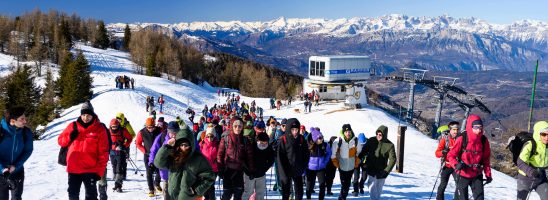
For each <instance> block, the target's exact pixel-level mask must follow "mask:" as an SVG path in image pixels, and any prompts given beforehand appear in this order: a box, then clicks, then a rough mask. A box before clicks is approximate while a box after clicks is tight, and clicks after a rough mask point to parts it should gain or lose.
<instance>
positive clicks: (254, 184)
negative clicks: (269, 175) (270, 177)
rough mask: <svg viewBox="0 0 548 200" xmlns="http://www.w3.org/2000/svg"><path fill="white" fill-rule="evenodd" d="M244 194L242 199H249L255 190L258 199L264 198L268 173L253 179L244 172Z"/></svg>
mask: <svg viewBox="0 0 548 200" xmlns="http://www.w3.org/2000/svg"><path fill="white" fill-rule="evenodd" d="M244 185H245V186H244V195H243V196H242V199H249V197H251V195H252V194H253V192H255V199H256V200H263V199H264V196H265V193H266V175H265V176H261V177H258V178H254V179H253V180H250V179H249V176H247V175H246V174H244Z"/></svg>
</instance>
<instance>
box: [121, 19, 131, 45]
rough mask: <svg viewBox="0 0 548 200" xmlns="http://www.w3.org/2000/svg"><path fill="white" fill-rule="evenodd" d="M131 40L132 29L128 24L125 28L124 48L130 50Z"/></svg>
mask: <svg viewBox="0 0 548 200" xmlns="http://www.w3.org/2000/svg"><path fill="white" fill-rule="evenodd" d="M130 41H131V29H129V25H128V24H126V28H125V29H124V40H123V42H124V44H123V45H124V50H126V51H129V43H130Z"/></svg>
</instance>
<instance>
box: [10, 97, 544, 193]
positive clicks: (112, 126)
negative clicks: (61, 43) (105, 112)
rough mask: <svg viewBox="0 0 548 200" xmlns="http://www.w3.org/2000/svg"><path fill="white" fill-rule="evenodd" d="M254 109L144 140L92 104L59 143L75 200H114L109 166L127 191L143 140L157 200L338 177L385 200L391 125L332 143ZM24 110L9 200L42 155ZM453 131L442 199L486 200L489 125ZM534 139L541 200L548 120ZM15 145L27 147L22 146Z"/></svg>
mask: <svg viewBox="0 0 548 200" xmlns="http://www.w3.org/2000/svg"><path fill="white" fill-rule="evenodd" d="M251 104H253V105H249V104H247V103H245V102H241V103H240V99H239V98H236V97H231V98H228V99H227V101H226V103H224V104H222V105H217V104H215V105H213V106H212V107H211V108H208V107H207V106H205V107H204V109H203V110H202V113H201V114H202V116H201V117H200V119H199V121H198V122H196V123H194V122H193V119H190V120H189V121H190V124H187V123H186V122H185V121H183V120H182V119H181V118H180V116H177V118H176V120H174V121H170V122H167V121H165V120H164V118H163V117H160V118H158V120H156V119H155V118H153V116H150V117H148V118H147V119H146V120H145V127H144V128H142V129H140V130H139V131H137V133H135V131H134V130H133V128H132V126H131V124H130V122H129V121H128V120H127V119H126V117H125V116H124V114H123V113H118V114H116V117H115V118H113V119H111V120H110V122H109V124H108V126H107V125H105V124H103V123H101V122H100V121H99V118H98V116H97V114H96V113H95V111H94V109H93V106H92V105H91V103H90V102H89V101H88V102H86V103H84V104H83V106H82V108H81V110H80V116H79V117H78V118H77V119H76V120H75V121H74V122H71V123H69V124H68V125H67V127H66V128H65V129H64V130H63V131H62V133H61V134H60V135H59V137H58V143H59V146H60V147H64V148H67V154H66V170H67V172H68V189H67V192H68V197H69V199H71V200H73V199H79V196H80V194H79V193H80V188H81V185H82V184H83V185H84V187H85V193H86V194H85V196H86V199H97V198H98V197H99V199H107V196H108V195H107V190H108V189H107V187H108V186H107V181H106V177H107V175H108V174H110V173H108V172H107V163H108V161H109V159H110V161H111V164H112V180H113V181H114V187H113V188H112V190H113V191H115V192H123V191H124V187H123V185H124V180H125V179H126V174H127V164H128V163H127V162H128V161H129V162H130V163H131V164H132V165H133V166H134V167H135V168H137V165H135V163H134V161H133V160H132V159H131V157H130V156H129V148H130V145H131V143H132V142H133V141H135V145H136V146H137V149H138V150H139V151H140V152H141V153H142V155H143V162H144V165H145V173H146V180H147V185H148V188H147V190H148V195H149V196H150V197H154V196H156V195H158V194H161V195H162V196H163V198H164V199H195V198H197V197H203V198H204V199H207V200H209V199H215V198H216V197H220V198H221V199H232V198H233V199H246V200H247V199H250V197H251V198H254V199H264V198H265V196H266V195H267V191H268V190H269V189H272V190H275V191H277V192H279V195H281V196H282V199H284V200H285V199H290V198H291V199H296V200H299V199H303V198H306V199H311V198H312V194H313V193H316V189H319V190H318V199H320V200H321V199H324V198H325V196H327V195H334V194H333V192H332V187H333V182H334V179H335V174H336V171H338V172H339V177H340V183H341V189H340V192H339V194H338V198H339V199H346V198H347V197H348V196H349V195H352V196H360V195H364V194H365V191H366V190H364V187H365V186H367V187H368V189H367V191H368V193H369V197H370V198H371V199H380V198H381V194H382V191H383V186H384V182H385V180H386V178H387V177H388V176H389V174H390V173H391V172H392V169H393V167H394V165H395V163H396V156H395V148H394V144H393V143H392V142H391V141H390V140H388V136H387V134H388V127H387V126H384V125H379V127H378V128H377V129H376V131H375V133H374V134H375V135H374V136H372V137H370V138H366V137H365V134H363V133H360V134H356V133H355V132H354V130H353V129H352V126H351V124H343V125H342V126H341V129H340V133H339V135H338V136H333V137H331V138H329V139H327V138H324V134H323V133H322V131H321V130H320V128H318V127H310V128H309V129H306V127H305V125H303V124H301V122H300V121H299V120H298V119H297V118H289V119H276V118H275V117H273V116H270V117H269V118H268V119H263V116H262V114H260V115H259V114H257V113H256V112H257V110H258V109H254V110H251V108H253V107H256V104H255V102H252V103H251ZM24 113H25V110H24V109H23V108H19V107H16V108H10V109H8V110H7V111H6V112H5V114H4V118H3V119H2V122H1V127H2V129H1V130H2V133H3V134H2V135H0V168H1V169H2V173H3V174H2V176H0V199H8V197H9V193H8V192H9V191H11V195H12V198H13V199H18V198H19V199H20V197H21V194H22V192H23V184H24V169H23V165H24V163H25V161H26V160H27V159H28V158H29V157H30V155H31V154H32V151H33V146H32V140H33V138H32V135H33V134H32V132H31V131H30V129H28V128H26V127H25V124H26V118H25V115H24ZM446 127H447V128H446V129H445V130H443V131H444V133H443V134H442V138H441V139H440V142H439V145H438V148H437V149H436V151H435V155H436V156H437V157H439V158H440V159H441V169H440V177H441V183H440V185H439V187H438V190H437V197H436V198H437V199H444V193H445V189H446V187H447V184H448V182H449V178H450V176H453V180H454V181H455V182H456V191H455V197H456V198H458V199H468V196H469V195H468V188H469V187H470V188H471V191H472V196H473V198H474V199H483V196H484V191H483V187H484V184H488V183H490V182H491V181H492V180H493V179H492V176H491V168H490V161H489V157H490V146H489V141H488V140H487V138H486V137H485V136H483V135H484V131H483V122H482V120H481V119H480V117H479V116H477V115H470V116H469V117H468V119H467V122H466V125H465V131H464V132H462V133H459V132H458V130H459V123H458V122H450V123H449V124H448V125H447V126H446ZM533 137H534V140H533V141H532V142H529V143H526V144H525V146H524V147H523V150H521V151H520V152H521V153H520V155H519V159H518V161H517V165H518V168H519V175H518V191H517V197H518V199H526V198H527V196H528V195H529V194H530V193H531V191H533V190H535V191H536V192H537V193H538V194H539V195H540V197H541V199H546V198H547V197H548V194H547V193H546V191H547V188H548V181H547V179H546V172H545V170H544V169H546V167H548V158H547V157H546V146H547V144H548V122H546V121H540V122H538V123H536V124H535V125H534V133H533ZM15 145H16V146H18V148H15V149H14V148H12V147H13V146H15ZM272 167H273V170H272V171H273V172H274V175H273V176H274V177H275V181H274V184H273V185H272V186H271V188H270V186H269V185H267V179H266V176H267V172H268V171H269V169H271V168H272ZM136 170H137V169H136ZM484 177H485V178H484ZM218 178H219V180H220V179H222V180H223V181H222V188H223V189H222V192H221V194H220V195H219V194H216V192H215V181H216V180H217V179H218ZM162 182H163V184H161V183H162ZM316 182H318V184H316ZM351 186H353V187H352V189H353V190H352V191H351ZM97 189H98V190H97Z"/></svg>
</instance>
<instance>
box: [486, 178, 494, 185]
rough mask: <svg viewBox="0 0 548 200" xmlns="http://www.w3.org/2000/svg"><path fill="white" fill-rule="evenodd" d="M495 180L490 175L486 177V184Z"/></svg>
mask: <svg viewBox="0 0 548 200" xmlns="http://www.w3.org/2000/svg"><path fill="white" fill-rule="evenodd" d="M492 181H493V178H491V177H490V176H488V177H487V178H486V179H485V184H489V183H491V182H492Z"/></svg>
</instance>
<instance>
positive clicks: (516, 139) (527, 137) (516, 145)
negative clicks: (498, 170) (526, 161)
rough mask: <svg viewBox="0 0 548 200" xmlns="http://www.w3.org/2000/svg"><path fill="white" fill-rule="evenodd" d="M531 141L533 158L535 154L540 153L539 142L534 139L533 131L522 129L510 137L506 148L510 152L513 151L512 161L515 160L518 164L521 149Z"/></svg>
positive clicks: (530, 155) (531, 155) (515, 163)
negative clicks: (538, 149)
mask: <svg viewBox="0 0 548 200" xmlns="http://www.w3.org/2000/svg"><path fill="white" fill-rule="evenodd" d="M529 141H531V145H532V148H531V153H530V154H529V158H531V157H533V155H536V154H538V152H537V143H536V142H535V140H534V139H533V134H532V133H529V132H525V131H522V132H519V133H517V134H516V135H514V136H512V137H510V138H509V139H508V145H507V146H506V148H507V149H509V150H510V153H512V161H514V165H516V166H517V161H518V158H519V154H520V153H521V150H522V149H523V147H524V146H525V144H527V142H529Z"/></svg>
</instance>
